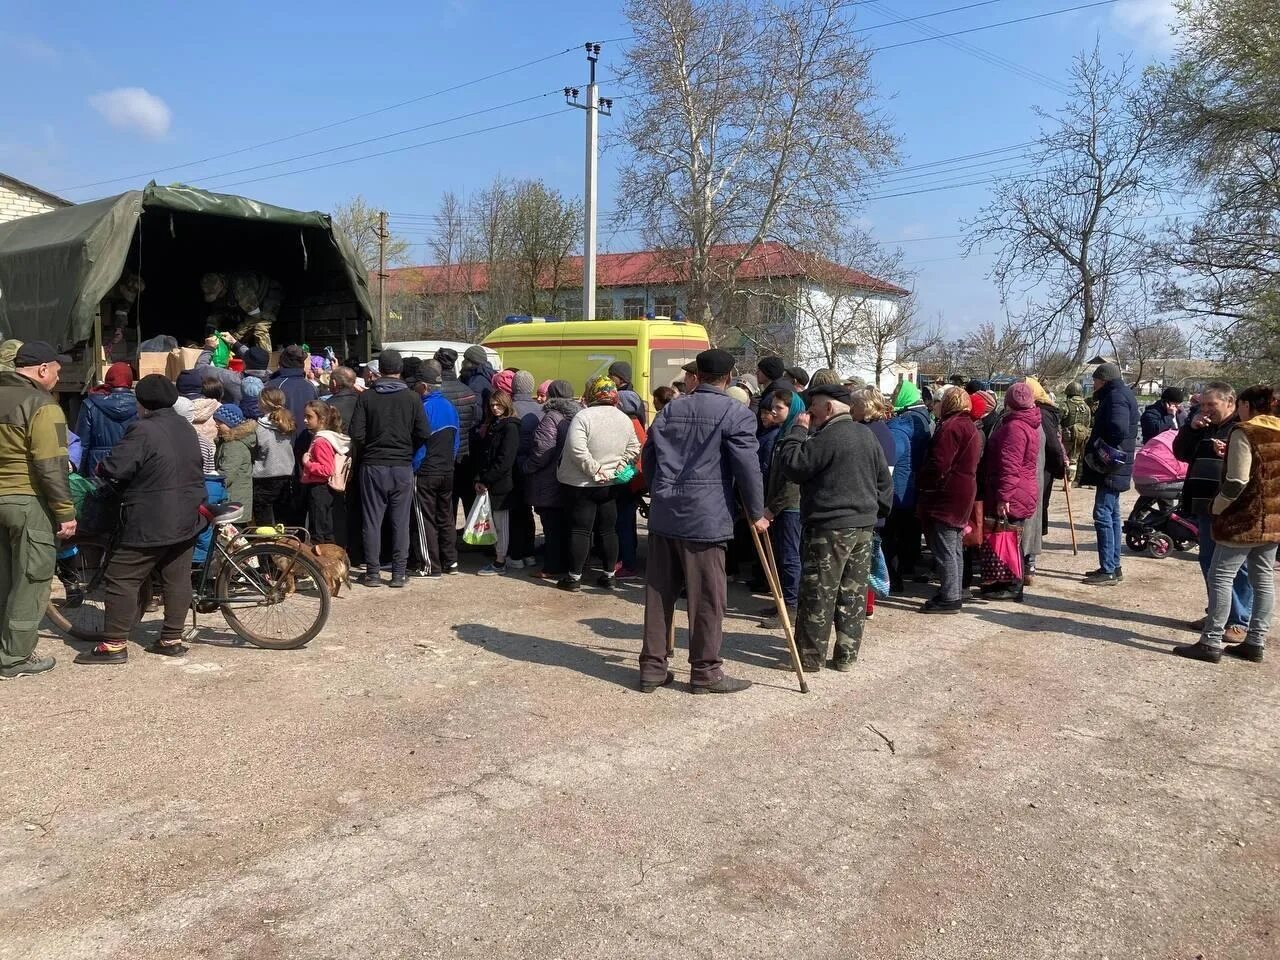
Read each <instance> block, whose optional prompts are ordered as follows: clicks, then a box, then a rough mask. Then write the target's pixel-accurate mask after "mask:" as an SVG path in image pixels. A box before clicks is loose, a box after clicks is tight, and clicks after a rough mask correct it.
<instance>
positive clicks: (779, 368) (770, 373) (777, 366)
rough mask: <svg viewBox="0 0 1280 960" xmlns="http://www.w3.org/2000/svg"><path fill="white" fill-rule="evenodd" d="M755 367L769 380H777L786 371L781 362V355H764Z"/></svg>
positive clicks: (784, 365)
mask: <svg viewBox="0 0 1280 960" xmlns="http://www.w3.org/2000/svg"><path fill="white" fill-rule="evenodd" d="M756 369H757V370H759V371H760V372H761V373H763V374H764V375H765V377H767V378H768V379H770V380H777V379H778V378H779V377H780V376H782V375H783V374H784V373H786V372H787V367H786V364H784V363H783V362H782V358H781V357H764V358H763V359H761V361H760V362H759V363H757V364H756Z"/></svg>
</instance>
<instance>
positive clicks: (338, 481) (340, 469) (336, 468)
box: [325, 449, 351, 493]
mask: <svg viewBox="0 0 1280 960" xmlns="http://www.w3.org/2000/svg"><path fill="white" fill-rule="evenodd" d="M350 480H351V454H350V453H339V452H338V451H337V449H334V451H333V473H331V474H329V479H328V480H327V481H325V482H326V483H327V484H328V486H329V489H330V490H332V491H333V492H334V493H346V491H347V483H348V482H349V481H350Z"/></svg>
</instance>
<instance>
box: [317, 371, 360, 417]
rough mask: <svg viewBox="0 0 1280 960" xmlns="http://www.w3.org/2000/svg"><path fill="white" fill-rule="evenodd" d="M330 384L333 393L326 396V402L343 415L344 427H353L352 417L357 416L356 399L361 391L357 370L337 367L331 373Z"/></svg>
mask: <svg viewBox="0 0 1280 960" xmlns="http://www.w3.org/2000/svg"><path fill="white" fill-rule="evenodd" d="M329 386H330V387H331V388H332V389H333V393H331V394H329V396H327V397H325V398H324V399H325V403H327V404H329V406H331V407H333V408H334V409H335V410H337V411H338V413H339V414H341V416H342V429H343V430H348V429H350V427H351V418H352V417H353V416H355V412H356V401H357V400H358V399H360V392H359V391H358V390H356V372H355V371H354V370H352V369H351V368H350V367H335V368H334V370H333V373H331V374H330V375H329Z"/></svg>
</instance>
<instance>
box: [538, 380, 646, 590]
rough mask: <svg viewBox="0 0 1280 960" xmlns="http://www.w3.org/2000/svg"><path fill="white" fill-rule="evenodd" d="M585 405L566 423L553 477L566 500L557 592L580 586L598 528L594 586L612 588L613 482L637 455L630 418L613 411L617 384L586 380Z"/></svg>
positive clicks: (615, 516)
mask: <svg viewBox="0 0 1280 960" xmlns="http://www.w3.org/2000/svg"><path fill="white" fill-rule="evenodd" d="M585 396H586V401H587V404H588V406H587V408H586V409H585V410H583V411H581V412H580V413H578V414H577V415H576V416H575V417H574V418H573V420H572V421H571V422H570V424H569V432H568V434H567V435H566V437H565V444H564V454H563V456H562V457H561V458H560V466H559V467H558V468H557V470H556V477H557V479H559V481H560V482H561V483H562V484H564V486H565V488H566V490H565V493H566V499H567V501H568V504H569V525H570V535H569V571H568V573H567V574H565V576H564V577H562V578H561V579H560V581H559V582H558V583H557V584H556V586H558V587H559V588H560V589H561V590H570V591H573V590H581V589H582V571H583V568H584V567H585V566H586V564H587V554H588V553H589V552H590V549H591V534H592V531H593V530H596V531H599V534H600V541H601V545H602V547H603V548H604V570H603V572H602V573H601V575H600V579H599V580H597V581H596V585H597V586H599V587H603V588H604V589H606V590H612V589H613V587H614V579H613V577H614V570H615V568H616V567H617V565H618V530H617V523H618V504H617V491H618V484H619V483H625V482H628V481H630V479H631V477H630V476H629V475H627V471H626V468H627V467H630V466H631V465H632V464H634V463H635V462H636V460H637V459H639V457H640V441H639V440H637V439H636V432H635V428H634V427H632V425H631V418H630V417H628V416H627V415H626V414H625V413H623V412H622V411H621V410H619V409H618V407H617V403H618V387H617V385H616V384H615V383H614V382H613V381H612V380H610V379H609V378H608V377H597V378H595V379H594V380H592V381H591V382H590V383H588V384H587V390H586V394H585Z"/></svg>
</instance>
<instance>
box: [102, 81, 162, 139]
mask: <svg viewBox="0 0 1280 960" xmlns="http://www.w3.org/2000/svg"><path fill="white" fill-rule="evenodd" d="M89 105H90V106H91V107H93V109H95V110H97V111H98V113H100V114H101V115H102V117H103V119H105V120H106V121H107V123H109V124H111V126H113V127H115V128H116V129H117V130H133V131H136V132H138V133H140V134H142V135H143V136H144V137H146V138H147V139H149V140H159V139H160V138H161V137H163V136H164V135H165V134H166V133H168V132H169V123H170V122H171V121H172V119H173V114H172V113H171V112H170V110H169V105H168V104H166V103H165V102H164V101H163V100H161V99H160V98H159V97H157V96H156V95H155V94H153V93H148V92H147V91H146V90H144V89H142V87H119V88H117V89H115V90H108V91H106V92H105V93H95V94H94V95H93V96H92V97H90V98H89Z"/></svg>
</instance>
